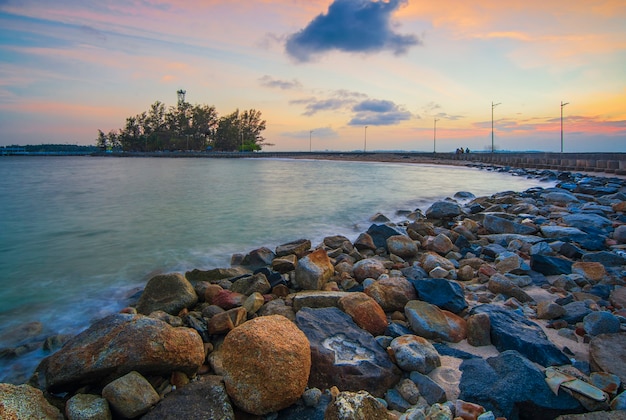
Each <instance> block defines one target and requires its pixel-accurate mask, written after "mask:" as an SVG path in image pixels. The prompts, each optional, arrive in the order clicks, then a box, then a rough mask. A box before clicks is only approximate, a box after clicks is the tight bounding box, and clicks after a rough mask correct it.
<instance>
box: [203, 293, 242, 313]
mask: <svg viewBox="0 0 626 420" xmlns="http://www.w3.org/2000/svg"><path fill="white" fill-rule="evenodd" d="M205 298H207V299H206V301H207V302H208V303H210V304H211V305H217V306H219V307H220V308H222V309H233V308H237V307H239V306H241V305H243V302H244V300H245V299H246V295H244V294H243V293H236V292H233V291H231V290H226V289H222V290H219V291H217V293H215V295H213V296H212V297H210V298H209V296H207V295H205Z"/></svg>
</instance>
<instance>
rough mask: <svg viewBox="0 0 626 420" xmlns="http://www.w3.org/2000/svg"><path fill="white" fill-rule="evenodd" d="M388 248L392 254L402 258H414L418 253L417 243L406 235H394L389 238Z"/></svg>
mask: <svg viewBox="0 0 626 420" xmlns="http://www.w3.org/2000/svg"><path fill="white" fill-rule="evenodd" d="M387 249H388V250H389V253H390V254H394V255H397V256H398V257H400V258H413V257H415V256H416V255H417V244H416V243H415V241H413V239H411V238H409V237H408V236H406V235H393V236H390V237H388V238H387Z"/></svg>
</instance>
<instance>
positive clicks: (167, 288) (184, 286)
mask: <svg viewBox="0 0 626 420" xmlns="http://www.w3.org/2000/svg"><path fill="white" fill-rule="evenodd" d="M197 302H198V295H196V291H195V290H194V288H193V286H192V285H191V283H189V281H188V280H187V279H186V278H185V277H183V275H182V274H180V273H172V274H162V275H158V276H154V277H152V278H151V279H150V280H149V281H148V284H146V288H145V289H144V291H143V293H142V294H141V297H140V298H139V301H138V302H137V312H139V313H140V314H144V315H148V314H150V313H151V312H154V311H164V312H167V313H168V314H171V315H178V313H179V312H180V311H181V310H183V309H185V308H191V307H193V306H194V305H195V304H196V303H197Z"/></svg>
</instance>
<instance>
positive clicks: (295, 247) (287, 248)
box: [276, 239, 311, 258]
mask: <svg viewBox="0 0 626 420" xmlns="http://www.w3.org/2000/svg"><path fill="white" fill-rule="evenodd" d="M309 249H311V241H309V240H308V239H298V240H296V241H292V242H288V243H286V244H282V245H279V246H277V247H276V256H277V257H284V256H285V255H289V254H293V255H296V256H297V257H298V258H302V257H304V256H305V255H306V253H307V252H308V251H309Z"/></svg>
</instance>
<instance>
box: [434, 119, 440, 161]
mask: <svg viewBox="0 0 626 420" xmlns="http://www.w3.org/2000/svg"><path fill="white" fill-rule="evenodd" d="M437 121H439V118H435V125H434V128H433V153H437Z"/></svg>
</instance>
